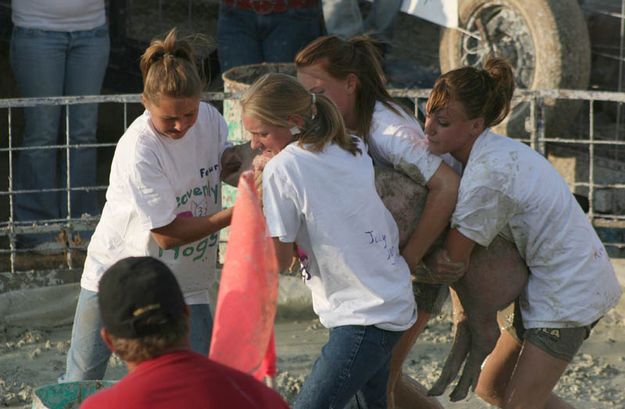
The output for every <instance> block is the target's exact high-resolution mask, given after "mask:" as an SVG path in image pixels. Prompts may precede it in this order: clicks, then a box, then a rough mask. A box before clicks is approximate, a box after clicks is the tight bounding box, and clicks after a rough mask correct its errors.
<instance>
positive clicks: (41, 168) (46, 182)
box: [11, 25, 110, 245]
mask: <svg viewBox="0 0 625 409" xmlns="http://www.w3.org/2000/svg"><path fill="white" fill-rule="evenodd" d="M109 48H110V43H109V34H108V27H107V26H106V25H104V26H101V27H97V28H95V29H93V30H87V31H75V32H60V31H45V30H37V29H29V28H22V27H14V28H13V35H12V37H11V67H12V69H13V73H14V75H15V79H16V81H17V85H18V88H19V91H20V94H21V96H22V97H25V98H29V97H46V96H70V95H98V94H100V91H101V88H102V81H103V80H104V73H105V72H106V66H107V64H108V57H109ZM62 111H63V109H62V107H61V106H37V107H32V108H26V109H24V120H25V128H24V134H23V142H22V146H24V147H32V146H48V145H57V144H65V143H66V136H65V133H61V132H59V131H60V130H61V129H62V128H63V126H64V125H65V117H64V116H63V115H62ZM97 120H98V107H97V105H96V104H79V105H71V106H70V108H69V143H70V144H93V143H96V129H97ZM65 154H66V151H65V150H63V151H62V153H61V154H60V155H59V151H58V150H57V149H35V150H28V151H21V152H20V153H19V156H18V158H17V161H16V171H15V174H16V178H15V189H17V190H26V189H29V190H30V189H52V188H58V187H61V188H66V185H67V183H66V172H67V169H66V165H65ZM59 159H60V160H59ZM69 162H70V169H69V171H70V175H71V176H70V184H71V187H87V186H95V185H96V150H95V148H72V149H70V152H69ZM83 213H89V214H91V215H98V214H99V213H100V208H99V206H98V201H97V192H86V191H76V192H72V193H71V217H80V216H81V215H82V214H83ZM15 216H16V219H17V220H20V221H36V220H47V219H58V218H64V217H66V216H67V193H66V192H47V193H28V194H18V195H16V197H15ZM47 240H49V237H43V236H39V237H38V236H35V235H29V236H28V237H22V238H21V241H23V242H26V244H27V245H33V244H38V243H40V242H42V241H47Z"/></svg>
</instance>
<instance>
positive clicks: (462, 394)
mask: <svg viewBox="0 0 625 409" xmlns="http://www.w3.org/2000/svg"><path fill="white" fill-rule="evenodd" d="M468 394H469V391H468V389H467V388H459V387H458V386H456V388H455V389H454V390H453V392H452V393H451V394H450V395H449V400H450V401H451V402H458V401H461V400H463V399H465V398H466V397H467V395H468Z"/></svg>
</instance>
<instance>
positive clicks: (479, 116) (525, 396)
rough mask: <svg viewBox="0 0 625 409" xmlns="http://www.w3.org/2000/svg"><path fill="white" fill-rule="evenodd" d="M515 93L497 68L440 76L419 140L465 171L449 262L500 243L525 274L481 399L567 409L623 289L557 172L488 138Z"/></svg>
mask: <svg viewBox="0 0 625 409" xmlns="http://www.w3.org/2000/svg"><path fill="white" fill-rule="evenodd" d="M513 91H514V79H513V75H512V69H511V67H510V65H509V64H508V63H507V62H506V61H504V60H501V59H490V60H489V61H487V62H486V64H485V68H484V69H478V68H474V67H463V68H459V69H456V70H453V71H450V72H448V73H446V74H443V75H442V76H441V77H440V78H439V79H438V80H437V81H436V83H435V85H434V88H433V90H432V93H431V94H430V97H429V99H428V103H427V118H426V122H425V133H426V135H427V138H428V140H429V147H430V150H431V151H432V152H434V153H438V154H446V153H450V154H451V155H452V156H453V157H454V158H455V159H457V160H458V161H460V163H462V165H463V167H464V172H463V175H462V179H461V182H460V190H459V192H458V203H457V204H456V209H455V210H454V213H453V216H452V220H451V230H450V232H449V234H448V236H447V241H446V248H447V251H448V254H449V257H450V259H451V260H453V261H455V262H462V263H463V264H464V265H465V266H468V265H469V261H470V259H471V253H472V252H473V249H474V247H475V245H476V244H479V245H481V246H485V247H486V246H488V245H489V244H490V243H491V242H492V240H493V239H494V238H495V236H497V235H501V236H503V237H504V238H506V239H508V240H510V241H512V242H514V244H515V246H516V248H517V249H518V251H519V253H520V254H521V257H522V258H523V259H524V260H525V263H526V264H527V266H528V269H529V271H530V274H529V278H528V281H527V284H526V287H525V290H524V292H523V293H522V295H521V297H520V299H519V300H518V301H517V305H516V313H515V314H514V328H510V329H509V330H508V331H503V332H502V334H501V336H500V337H499V340H498V341H497V344H496V346H495V349H494V350H493V352H492V353H491V354H490V356H489V357H488V358H487V360H486V363H485V364H484V367H483V369H482V373H481V375H480V377H479V380H478V384H477V388H476V392H477V394H478V395H479V396H481V397H482V398H483V399H484V400H486V401H487V402H489V403H491V404H494V405H497V406H499V407H502V408H528V409H529V408H532V409H535V408H569V407H570V406H569V405H568V404H566V403H565V402H564V401H562V400H561V399H560V398H558V397H557V396H556V395H555V394H554V393H553V392H552V389H553V387H554V386H555V385H556V383H557V382H558V379H559V378H560V376H561V375H562V373H563V372H564V370H565V369H566V367H567V365H568V364H569V362H571V360H572V358H573V356H574V355H575V354H576V352H577V351H578V350H579V348H580V346H581V345H582V343H583V341H584V340H585V339H586V338H587V337H588V336H589V335H590V331H591V329H592V327H593V326H594V325H595V324H596V323H597V321H598V320H599V319H600V318H601V317H602V316H603V315H604V314H605V313H606V312H607V311H608V310H609V309H611V308H612V307H613V306H614V305H616V303H617V302H618V300H619V298H620V296H621V289H620V286H619V283H618V281H617V279H616V276H615V273H614V269H613V267H612V265H611V263H610V259H609V258H608V255H607V252H606V250H605V248H604V246H603V244H602V243H601V241H600V240H599V237H598V236H597V234H596V232H595V230H594V229H593V227H592V225H591V224H590V222H589V221H588V218H587V217H586V215H585V214H584V213H583V211H582V209H581V207H580V206H579V204H578V203H577V201H576V200H575V198H574V196H573V195H572V194H571V192H570V190H569V188H568V186H567V184H566V182H565V181H564V180H563V178H562V177H561V176H560V175H559V174H558V172H557V171H556V170H555V168H553V166H551V164H550V163H549V162H548V161H547V159H545V158H544V157H543V156H541V155H540V154H538V153H537V152H535V151H534V150H532V149H531V148H530V147H528V146H526V145H525V144H523V143H521V142H519V141H516V140H514V139H511V138H508V137H505V136H502V135H498V134H496V133H494V132H493V131H492V130H491V129H490V127H491V126H494V125H496V124H498V123H500V122H501V121H502V120H503V119H504V118H505V116H506V115H507V114H508V112H509V110H510V101H511V97H512V93H513ZM438 261H439V262H440V261H441V260H438ZM436 269H437V270H445V265H444V263H440V264H439V265H438V266H437V268H436Z"/></svg>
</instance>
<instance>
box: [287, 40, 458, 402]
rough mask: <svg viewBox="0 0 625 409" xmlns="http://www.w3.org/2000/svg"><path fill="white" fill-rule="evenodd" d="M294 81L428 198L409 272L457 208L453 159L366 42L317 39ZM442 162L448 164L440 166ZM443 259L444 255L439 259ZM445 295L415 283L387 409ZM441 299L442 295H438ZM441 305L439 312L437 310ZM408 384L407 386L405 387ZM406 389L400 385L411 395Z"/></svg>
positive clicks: (410, 246)
mask: <svg viewBox="0 0 625 409" xmlns="http://www.w3.org/2000/svg"><path fill="white" fill-rule="evenodd" d="M295 65H296V67H297V78H298V79H299V81H300V82H301V83H302V84H303V85H304V87H306V89H308V90H309V91H311V92H315V93H319V94H324V95H326V96H327V97H328V98H330V99H331V100H332V101H333V102H334V103H335V104H336V105H337V107H338V108H339V110H340V111H341V114H342V115H343V119H344V120H345V125H346V126H347V128H348V129H349V130H350V131H351V132H354V133H355V134H356V135H358V136H360V137H361V138H362V139H363V140H364V141H365V142H366V144H367V150H368V152H369V155H370V156H371V157H372V158H373V162H374V164H375V165H376V166H382V167H390V168H394V169H396V170H398V171H400V172H402V173H404V174H405V175H407V176H408V177H410V178H411V179H412V180H414V181H415V182H416V183H418V184H419V185H421V186H427V188H428V190H429V193H428V196H427V201H426V204H425V207H424V208H423V213H422V214H421V217H420V219H419V221H418V224H417V226H416V227H415V230H414V232H413V234H412V236H411V237H410V239H409V241H408V243H406V244H405V246H404V247H403V248H402V249H401V254H402V256H403V257H404V258H405V259H406V261H407V262H408V265H409V266H410V267H411V270H412V271H416V267H417V265H418V264H419V262H420V261H421V259H422V258H423V256H424V255H425V253H426V252H427V251H428V249H429V248H430V246H431V245H432V243H433V242H434V240H436V238H437V237H438V236H439V235H440V234H441V233H442V231H443V230H444V228H445V227H446V226H447V225H448V224H449V218H450V216H451V214H452V211H453V209H454V205H455V204H456V198H457V193H458V185H459V183H460V177H459V176H458V174H457V173H456V172H454V171H453V170H452V168H451V167H450V166H448V164H447V163H445V162H448V163H450V164H452V165H453V166H456V165H457V164H456V163H455V161H454V160H453V158H451V157H448V158H441V157H440V156H438V155H435V154H433V153H431V152H430V151H429V150H428V146H427V140H426V138H425V135H424V134H423V130H422V129H421V126H420V125H419V123H418V122H417V120H416V118H415V117H414V115H413V114H412V113H410V112H409V111H408V110H406V109H404V108H403V107H401V106H400V105H398V104H397V103H396V102H395V101H394V100H393V98H392V97H391V96H390V95H389V93H388V91H387V90H386V87H385V77H384V72H383V70H382V64H381V62H380V54H379V47H378V46H377V45H376V43H375V42H374V40H372V39H371V38H369V37H366V36H359V37H354V38H351V39H349V40H344V39H341V38H340V37H337V36H327V37H320V38H318V39H317V40H315V41H313V42H312V43H310V44H309V45H308V46H306V48H304V49H303V50H302V51H300V52H299V53H298V54H297V56H296V57H295ZM443 159H444V160H445V161H443ZM437 255H438V256H440V257H445V255H444V253H438V254H437ZM446 291H447V290H446V288H440V286H433V285H428V284H420V283H415V295H416V296H417V304H418V308H419V317H418V320H417V322H416V323H415V325H414V326H413V327H412V328H411V329H410V330H408V331H407V332H406V334H405V335H404V336H403V337H402V340H401V341H400V342H399V344H398V346H397V348H395V352H394V356H393V361H392V365H391V375H390V378H389V407H391V408H392V407H394V400H395V399H394V397H393V395H392V394H390V392H391V391H394V390H395V388H396V382H398V381H399V380H400V379H403V378H401V368H402V364H403V362H404V360H405V358H406V357H407V355H408V353H409V351H410V349H411V348H412V346H413V344H414V343H415V341H416V339H417V337H418V335H419V334H420V333H421V332H422V331H423V329H424V328H425V325H426V323H427V322H428V319H429V317H430V316H431V314H432V313H436V311H437V309H438V308H439V307H440V304H442V301H441V300H444V299H445V298H444V297H445V295H446ZM441 294H442V296H441ZM436 304H438V305H436ZM406 380H407V378H406V379H403V381H406ZM406 386H407V385H399V389H398V390H401V391H405V392H407V391H408V390H409V389H410V388H406ZM412 390H413V391H414V392H415V393H406V396H403V397H402V396H397V399H399V400H398V402H397V403H398V404H400V403H401V402H400V401H403V400H404V398H405V400H406V401H407V404H410V405H414V406H418V407H422V408H424V409H425V408H440V407H441V406H440V404H438V402H437V401H436V399H433V398H428V397H427V396H425V394H419V393H417V391H416V389H412Z"/></svg>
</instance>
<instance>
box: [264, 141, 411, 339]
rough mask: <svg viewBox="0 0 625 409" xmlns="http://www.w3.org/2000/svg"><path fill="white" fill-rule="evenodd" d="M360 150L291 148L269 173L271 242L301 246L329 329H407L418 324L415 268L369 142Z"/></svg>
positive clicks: (266, 177)
mask: <svg viewBox="0 0 625 409" xmlns="http://www.w3.org/2000/svg"><path fill="white" fill-rule="evenodd" d="M359 141H360V140H359ZM360 148H361V150H362V152H363V154H359V155H356V156H354V155H352V154H350V153H349V152H347V151H345V150H344V149H342V148H340V147H338V146H336V145H334V144H331V145H328V146H326V147H325V148H324V150H323V151H322V152H310V151H308V150H305V149H303V148H301V147H299V146H298V145H297V144H295V143H292V144H290V145H288V146H287V147H286V148H284V149H283V150H282V151H281V152H280V153H279V154H278V155H276V156H275V157H274V158H273V159H272V160H271V161H269V162H268V164H267V166H266V167H265V170H264V171H263V204H264V212H265V217H266V219H267V226H268V229H269V232H270V235H271V236H272V237H278V238H279V239H280V241H282V242H285V243H291V242H296V243H297V245H298V247H299V249H300V259H303V260H302V264H303V265H304V266H305V270H304V271H303V274H302V275H303V278H304V279H305V281H306V284H307V285H308V287H309V288H310V289H311V291H312V299H313V308H314V310H315V312H316V313H317V314H318V315H319V318H320V320H321V322H322V324H323V325H325V326H326V327H328V328H332V327H337V326H340V325H375V326H377V327H380V328H382V329H386V330H391V331H401V330H405V329H407V328H409V327H410V326H411V325H412V324H413V323H414V322H415V320H416V313H415V301H414V296H413V294H412V286H411V282H410V270H409V268H408V265H407V264H406V262H405V261H404V259H403V258H402V257H401V255H400V254H399V249H398V240H399V238H398V230H397V225H396V224H395V221H394V220H393V217H392V216H391V214H390V213H389V211H388V210H387V209H386V208H385V207H384V204H383V203H382V201H381V200H380V198H379V196H378V194H377V192H376V190H375V185H374V173H373V166H372V162H371V158H370V157H369V156H367V155H366V154H365V146H364V143H362V141H360Z"/></svg>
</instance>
